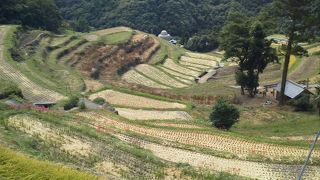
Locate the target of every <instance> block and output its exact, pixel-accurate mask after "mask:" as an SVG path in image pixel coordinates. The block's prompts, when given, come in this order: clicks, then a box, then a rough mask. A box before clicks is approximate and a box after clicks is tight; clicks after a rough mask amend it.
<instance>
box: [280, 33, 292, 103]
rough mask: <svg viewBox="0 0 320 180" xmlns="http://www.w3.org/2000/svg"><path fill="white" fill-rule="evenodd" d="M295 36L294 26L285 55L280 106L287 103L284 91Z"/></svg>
mask: <svg viewBox="0 0 320 180" xmlns="http://www.w3.org/2000/svg"><path fill="white" fill-rule="evenodd" d="M293 38H294V28H292V30H291V32H290V34H289V40H288V47H287V52H286V56H285V61H284V66H283V73H282V81H281V92H280V102H279V105H280V106H283V105H285V94H284V93H285V89H286V83H287V77H288V69H289V63H290V56H291V49H292V43H293Z"/></svg>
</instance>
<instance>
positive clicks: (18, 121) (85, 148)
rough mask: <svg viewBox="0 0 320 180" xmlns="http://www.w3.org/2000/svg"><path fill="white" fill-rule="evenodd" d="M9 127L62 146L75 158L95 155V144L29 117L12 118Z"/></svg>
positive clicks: (63, 149) (18, 116) (17, 116)
mask: <svg viewBox="0 0 320 180" xmlns="http://www.w3.org/2000/svg"><path fill="white" fill-rule="evenodd" d="M8 126H10V127H14V128H17V129H19V130H20V131H22V132H24V133H26V134H29V135H31V136H37V137H38V138H40V139H41V140H44V141H51V142H55V143H56V144H59V145H60V147H59V148H60V149H61V150H62V151H65V152H68V153H69V154H71V155H74V156H78V155H80V156H84V157H89V156H90V155H92V154H94V153H95V152H93V151H92V149H93V144H92V143H91V142H87V141H84V140H81V139H79V138H76V137H71V136H68V135H66V134H63V133H61V132H59V131H58V130H54V129H52V128H50V127H48V126H46V125H44V124H42V123H41V122H40V120H39V119H36V118H33V117H30V116H27V115H16V116H11V117H10V118H9V120H8Z"/></svg>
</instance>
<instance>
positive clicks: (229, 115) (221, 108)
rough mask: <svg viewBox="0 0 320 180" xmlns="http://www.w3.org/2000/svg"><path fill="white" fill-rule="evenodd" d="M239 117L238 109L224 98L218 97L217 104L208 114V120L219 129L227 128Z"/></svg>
mask: <svg viewBox="0 0 320 180" xmlns="http://www.w3.org/2000/svg"><path fill="white" fill-rule="evenodd" d="M239 117H240V112H239V110H238V109H237V108H236V107H235V106H234V105H231V104H230V103H229V102H228V101H227V100H225V99H224V98H219V99H218V101H217V104H216V105H215V106H214V107H213V111H212V113H211V115H210V121H211V122H212V124H213V125H214V126H215V127H217V128H219V129H227V130H229V129H230V128H231V127H232V126H233V125H234V124H235V123H236V122H238V120H239Z"/></svg>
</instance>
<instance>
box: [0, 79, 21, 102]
mask: <svg viewBox="0 0 320 180" xmlns="http://www.w3.org/2000/svg"><path fill="white" fill-rule="evenodd" d="M11 95H15V96H18V97H23V95H22V91H21V89H19V87H18V86H17V85H16V84H14V83H12V82H10V81H6V80H2V79H0V99H5V98H7V97H9V96H11Z"/></svg>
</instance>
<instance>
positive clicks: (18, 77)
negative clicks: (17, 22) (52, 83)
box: [0, 26, 65, 102]
mask: <svg viewBox="0 0 320 180" xmlns="http://www.w3.org/2000/svg"><path fill="white" fill-rule="evenodd" d="M8 30H9V27H6V26H0V77H1V78H3V79H7V80H10V81H12V82H14V83H16V84H18V85H19V87H20V88H21V89H22V92H23V95H24V96H25V97H26V98H27V99H29V100H30V101H49V102H57V101H59V100H61V99H64V98H65V97H64V96H63V95H61V94H59V93H57V92H54V91H51V90H49V89H45V88H43V87H41V86H39V85H37V84H35V83H34V82H32V81H31V80H29V79H28V78H27V77H26V76H24V75H23V74H22V73H20V72H19V71H18V70H16V69H15V68H14V67H12V66H11V65H10V64H9V63H8V62H6V60H5V59H4V45H3V43H4V38H5V34H6V32H7V31H8Z"/></svg>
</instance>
